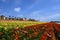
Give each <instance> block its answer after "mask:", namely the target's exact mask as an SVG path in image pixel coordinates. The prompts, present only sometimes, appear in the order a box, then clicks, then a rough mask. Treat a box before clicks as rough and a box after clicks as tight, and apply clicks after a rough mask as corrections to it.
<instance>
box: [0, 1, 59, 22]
mask: <svg viewBox="0 0 60 40" xmlns="http://www.w3.org/2000/svg"><path fill="white" fill-rule="evenodd" d="M0 15H5V16H9V15H10V16H16V17H27V18H33V19H36V20H40V21H60V0H0Z"/></svg>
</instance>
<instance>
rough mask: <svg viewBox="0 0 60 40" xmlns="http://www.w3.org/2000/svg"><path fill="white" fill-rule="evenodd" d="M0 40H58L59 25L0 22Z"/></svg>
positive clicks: (59, 33)
mask: <svg viewBox="0 0 60 40" xmlns="http://www.w3.org/2000/svg"><path fill="white" fill-rule="evenodd" d="M0 40H60V24H57V23H52V22H51V23H43V22H0Z"/></svg>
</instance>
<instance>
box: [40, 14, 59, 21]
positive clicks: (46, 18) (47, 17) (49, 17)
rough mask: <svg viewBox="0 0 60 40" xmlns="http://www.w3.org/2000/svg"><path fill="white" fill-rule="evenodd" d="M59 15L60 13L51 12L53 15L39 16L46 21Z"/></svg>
mask: <svg viewBox="0 0 60 40" xmlns="http://www.w3.org/2000/svg"><path fill="white" fill-rule="evenodd" d="M58 17H60V13H57V14H53V15H50V16H45V17H41V19H40V20H41V21H47V20H50V21H51V20H53V19H56V18H58Z"/></svg>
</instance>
